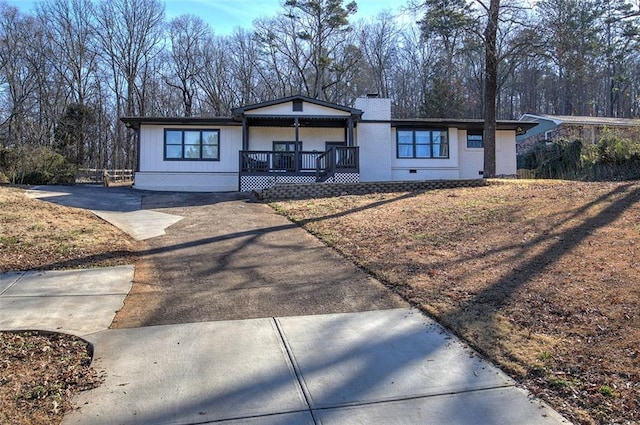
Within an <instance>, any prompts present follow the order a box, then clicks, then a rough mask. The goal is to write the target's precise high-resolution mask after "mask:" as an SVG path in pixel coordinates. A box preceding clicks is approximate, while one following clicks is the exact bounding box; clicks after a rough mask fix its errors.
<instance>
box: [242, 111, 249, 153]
mask: <svg viewBox="0 0 640 425" xmlns="http://www.w3.org/2000/svg"><path fill="white" fill-rule="evenodd" d="M242 150H243V151H248V150H249V126H248V125H247V117H245V116H243V117H242Z"/></svg>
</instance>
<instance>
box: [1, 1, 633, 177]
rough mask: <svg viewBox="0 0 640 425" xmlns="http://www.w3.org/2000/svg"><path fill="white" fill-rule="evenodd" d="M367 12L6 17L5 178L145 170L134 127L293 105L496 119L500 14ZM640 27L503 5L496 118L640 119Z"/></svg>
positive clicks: (548, 4)
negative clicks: (227, 19) (238, 21)
mask: <svg viewBox="0 0 640 425" xmlns="http://www.w3.org/2000/svg"><path fill="white" fill-rule="evenodd" d="M238 7H242V4H241V2H239V3H238ZM356 10H357V4H356V2H351V3H346V2H344V1H343V0H310V1H302V0H288V1H286V2H283V3H282V7H281V9H280V10H279V11H278V13H277V14H275V15H274V16H267V17H264V18H261V19H258V20H256V21H255V22H254V23H253V26H252V27H250V28H237V29H236V30H235V31H234V32H233V33H232V34H231V35H226V36H221V35H216V32H215V28H211V27H210V26H209V25H208V24H207V23H205V21H204V20H203V19H202V18H201V17H198V16H195V15H185V16H179V17H176V18H174V19H171V20H167V19H166V18H165V14H164V4H163V2H162V1H159V0H104V1H92V0H45V1H42V2H41V3H38V4H37V6H36V8H35V10H34V12H33V13H24V12H20V11H19V10H18V9H16V8H14V7H11V6H8V5H7V4H6V3H3V2H0V88H1V90H0V177H2V173H4V174H5V179H6V177H7V176H13V179H14V180H15V177H16V176H17V175H19V174H20V172H19V171H20V170H22V175H24V173H25V170H33V169H34V167H35V168H37V167H40V166H42V164H40V163H38V164H36V163H34V161H41V162H42V161H44V162H47V161H49V162H47V164H49V165H51V164H54V165H55V166H59V167H67V166H75V167H78V166H84V167H91V168H134V166H135V158H136V155H135V143H134V135H133V133H132V132H131V131H129V130H127V129H126V128H125V127H124V125H123V124H122V123H120V122H119V121H118V119H119V117H122V116H228V115H229V114H230V110H231V109H232V108H234V107H238V106H241V105H246V104H252V103H256V102H261V101H265V100H271V99H275V98H278V97H282V96H288V95H292V94H303V95H307V96H311V97H315V98H319V99H322V100H326V101H330V102H336V103H339V104H344V105H352V104H353V101H354V99H355V98H356V97H358V96H362V95H364V94H367V93H378V94H379V95H380V96H382V97H389V98H391V99H392V105H393V106H392V107H393V115H394V117H397V118H404V117H449V118H483V113H484V109H483V108H484V106H483V98H484V93H483V90H484V87H485V86H484V83H485V39H484V38H483V31H485V29H486V28H487V16H488V11H489V7H488V5H485V4H484V3H483V1H481V0H473V1H466V0H422V1H418V0H409V1H408V2H407V3H406V5H404V10H405V11H407V12H409V14H410V16H414V17H415V19H414V20H413V21H411V22H400V21H398V20H396V19H394V17H393V16H392V15H391V14H390V13H388V12H387V13H382V14H380V15H379V16H378V17H377V18H376V19H372V20H367V21H355V20H354V19H353V15H354V13H355V12H356ZM194 12H196V13H197V11H194ZM639 28H640V21H639V17H638V9H637V5H636V4H634V3H632V2H628V1H621V0H614V1H599V0H598V1H596V0H542V1H538V2H535V3H534V4H532V3H531V2H528V1H524V0H523V1H515V0H510V1H507V0H504V1H502V2H501V4H500V11H499V25H498V31H497V38H496V47H497V54H498V55H497V60H498V73H497V117H498V118H500V119H517V118H518V117H519V116H520V115H521V114H522V113H524V112H537V113H550V114H567V115H570V114H574V115H594V116H611V117H636V116H638V115H639V109H640V72H639V70H640V51H639V45H638V42H639V40H640V29H639ZM39 153H41V155H40V154H39ZM56 161H57V162H56ZM56 164H57V165H56Z"/></svg>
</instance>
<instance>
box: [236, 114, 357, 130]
mask: <svg viewBox="0 0 640 425" xmlns="http://www.w3.org/2000/svg"><path fill="white" fill-rule="evenodd" d="M245 118H246V120H247V124H248V125H249V126H251V127H295V122H296V118H297V120H298V126H299V127H322V128H345V127H347V126H348V123H349V119H350V118H351V117H349V116H339V115H320V116H318V115H314V116H305V115H297V116H295V117H294V116H290V115H287V116H282V115H252V116H245ZM355 124H356V122H355V121H354V125H355Z"/></svg>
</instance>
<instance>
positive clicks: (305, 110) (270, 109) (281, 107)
mask: <svg viewBox="0 0 640 425" xmlns="http://www.w3.org/2000/svg"><path fill="white" fill-rule="evenodd" d="M244 114H245V115H246V116H248V117H250V116H255V115H334V116H335V115H343V116H345V117H348V116H349V115H350V113H349V112H345V111H341V110H339V109H333V108H328V107H326V106H321V105H316V104H313V103H309V102H303V104H302V111H294V110H293V102H285V103H280V104H278V105H272V106H265V107H264V108H258V109H253V110H251V111H246V112H245V113H244Z"/></svg>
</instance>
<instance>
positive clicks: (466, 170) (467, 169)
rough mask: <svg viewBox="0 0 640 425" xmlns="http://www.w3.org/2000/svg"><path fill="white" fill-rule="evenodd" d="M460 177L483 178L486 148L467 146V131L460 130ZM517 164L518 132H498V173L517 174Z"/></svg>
mask: <svg viewBox="0 0 640 425" xmlns="http://www.w3.org/2000/svg"><path fill="white" fill-rule="evenodd" d="M459 146H460V178H462V179H477V178H482V174H480V171H482V170H484V149H482V148H480V149H478V148H476V149H473V148H472V149H469V148H467V132H466V131H464V130H462V131H460V142H459ZM516 168H517V164H516V133H515V131H513V130H500V131H497V132H496V174H497V175H515V174H516V172H517V170H516Z"/></svg>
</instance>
